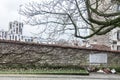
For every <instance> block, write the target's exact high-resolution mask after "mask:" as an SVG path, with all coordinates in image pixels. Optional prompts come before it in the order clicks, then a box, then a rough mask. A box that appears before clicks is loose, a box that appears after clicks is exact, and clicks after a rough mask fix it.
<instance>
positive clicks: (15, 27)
mask: <svg viewBox="0 0 120 80" xmlns="http://www.w3.org/2000/svg"><path fill="white" fill-rule="evenodd" d="M7 40H15V41H23V40H24V39H23V23H20V22H18V21H14V22H10V23H9V30H8V33H7Z"/></svg>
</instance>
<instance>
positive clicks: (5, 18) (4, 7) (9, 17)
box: [0, 0, 42, 35]
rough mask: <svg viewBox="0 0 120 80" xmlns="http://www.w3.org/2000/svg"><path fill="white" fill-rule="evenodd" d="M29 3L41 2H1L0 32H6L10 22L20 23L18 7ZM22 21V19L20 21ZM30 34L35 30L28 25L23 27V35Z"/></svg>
mask: <svg viewBox="0 0 120 80" xmlns="http://www.w3.org/2000/svg"><path fill="white" fill-rule="evenodd" d="M30 1H42V0H1V1H0V30H2V29H3V30H5V31H6V30H8V27H9V22H10V21H12V22H13V21H15V20H17V21H20V17H21V16H20V15H19V14H18V11H19V5H21V4H25V3H28V2H30ZM21 21H22V19H21ZM31 32H35V28H34V29H33V27H30V26H29V25H24V35H31Z"/></svg>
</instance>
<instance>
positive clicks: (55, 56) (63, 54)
mask: <svg viewBox="0 0 120 80" xmlns="http://www.w3.org/2000/svg"><path fill="white" fill-rule="evenodd" d="M102 52H103V53H106V54H107V55H108V63H107V65H120V52H118V51H103V50H95V49H87V48H79V47H70V46H58V45H45V44H34V43H23V42H13V41H0V64H35V65H44V64H49V65H77V66H81V65H89V64H90V63H89V54H91V53H92V54H96V53H102Z"/></svg>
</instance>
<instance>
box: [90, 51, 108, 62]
mask: <svg viewBox="0 0 120 80" xmlns="http://www.w3.org/2000/svg"><path fill="white" fill-rule="evenodd" d="M89 61H90V63H93V64H101V63H107V54H104V53H98V54H90V55H89Z"/></svg>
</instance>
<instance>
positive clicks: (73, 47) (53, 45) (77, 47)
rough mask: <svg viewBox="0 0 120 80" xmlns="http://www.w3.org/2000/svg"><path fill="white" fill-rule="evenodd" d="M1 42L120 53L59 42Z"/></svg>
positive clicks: (3, 41)
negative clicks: (65, 44)
mask: <svg viewBox="0 0 120 80" xmlns="http://www.w3.org/2000/svg"><path fill="white" fill-rule="evenodd" d="M0 43H11V44H18V45H32V46H46V47H58V48H66V49H69V48H70V49H79V50H88V51H99V52H100V51H101V52H110V53H120V51H117V50H102V49H93V48H86V47H80V46H63V45H57V44H43V43H31V42H22V41H13V40H0Z"/></svg>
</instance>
